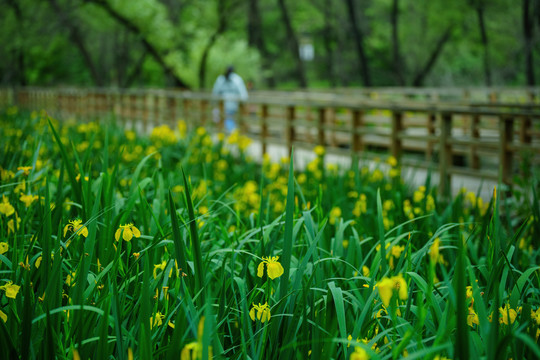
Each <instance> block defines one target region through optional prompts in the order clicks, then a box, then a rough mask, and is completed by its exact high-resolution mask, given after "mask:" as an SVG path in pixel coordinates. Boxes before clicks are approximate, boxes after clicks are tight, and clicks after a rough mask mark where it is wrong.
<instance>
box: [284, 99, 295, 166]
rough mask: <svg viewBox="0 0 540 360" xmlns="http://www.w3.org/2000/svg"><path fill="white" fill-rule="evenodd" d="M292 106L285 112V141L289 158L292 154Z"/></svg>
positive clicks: (293, 132)
mask: <svg viewBox="0 0 540 360" xmlns="http://www.w3.org/2000/svg"><path fill="white" fill-rule="evenodd" d="M294 110H295V107H294V105H289V106H287V110H286V118H287V124H286V128H285V129H286V135H285V137H286V139H287V149H289V156H290V155H291V154H292V147H293V144H294V135H295V131H294V115H295V114H294Z"/></svg>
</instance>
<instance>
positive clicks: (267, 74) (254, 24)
mask: <svg viewBox="0 0 540 360" xmlns="http://www.w3.org/2000/svg"><path fill="white" fill-rule="evenodd" d="M247 32H248V34H247V35H248V44H249V46H251V47H254V48H255V49H257V50H258V51H259V54H261V56H262V68H263V76H264V79H265V81H266V84H267V85H268V87H270V88H274V87H275V86H276V80H275V78H274V73H273V70H272V59H271V54H270V53H269V51H268V49H267V48H266V44H265V42H264V38H263V32H262V19H261V12H260V11H259V0H249V3H248V26H247Z"/></svg>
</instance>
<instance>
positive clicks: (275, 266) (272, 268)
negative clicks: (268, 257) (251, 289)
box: [266, 262, 283, 280]
mask: <svg viewBox="0 0 540 360" xmlns="http://www.w3.org/2000/svg"><path fill="white" fill-rule="evenodd" d="M266 266H267V271H268V277H269V278H270V279H272V280H274V279H275V278H277V277H280V276H281V275H283V266H281V264H280V263H278V262H270V263H268V264H267V265H266Z"/></svg>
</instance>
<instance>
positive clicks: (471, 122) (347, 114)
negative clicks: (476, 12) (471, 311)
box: [0, 88, 540, 194]
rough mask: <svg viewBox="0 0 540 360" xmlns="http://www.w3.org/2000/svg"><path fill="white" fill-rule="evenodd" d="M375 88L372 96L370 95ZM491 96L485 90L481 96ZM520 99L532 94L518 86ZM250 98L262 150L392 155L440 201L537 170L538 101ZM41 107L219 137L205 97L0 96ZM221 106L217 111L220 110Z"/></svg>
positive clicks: (135, 93)
mask: <svg viewBox="0 0 540 360" xmlns="http://www.w3.org/2000/svg"><path fill="white" fill-rule="evenodd" d="M372 91H373V90H372ZM486 93H488V92H486ZM523 93H524V94H529V95H530V94H531V93H532V94H538V90H537V89H525V90H524V91H523ZM298 94H299V93H290V95H289V96H287V93H276V96H272V93H271V92H270V93H269V92H258V93H253V94H251V96H250V99H249V100H248V101H245V102H241V103H240V111H239V114H238V118H237V122H238V124H239V129H240V131H241V132H242V133H244V134H246V135H248V136H250V137H251V138H253V139H254V140H256V141H258V143H259V144H260V146H261V150H262V153H266V152H267V150H268V146H269V145H280V146H285V147H287V148H288V149H289V150H290V149H292V147H293V146H294V147H295V148H308V149H311V148H313V147H314V146H316V145H323V146H325V147H326V148H327V150H328V151H329V152H331V153H332V152H333V153H340V154H345V155H352V156H360V157H365V158H370V157H373V156H380V155H381V154H391V155H393V156H394V157H395V158H396V159H397V160H398V161H399V162H400V163H401V164H404V165H408V166H420V167H431V168H434V169H438V174H439V179H440V180H439V181H440V182H439V189H440V192H441V193H442V194H447V193H448V192H449V189H450V181H451V176H452V175H453V174H462V175H469V176H474V177H479V178H484V179H493V180H501V181H503V182H504V183H506V184H508V185H511V183H512V178H513V176H514V175H515V174H517V173H518V172H521V174H522V175H524V176H528V175H529V173H528V172H529V171H530V170H531V169H533V168H535V167H536V168H538V167H539V166H540V105H539V104H538V103H537V102H536V100H537V97H536V95H534V96H530V97H527V96H528V95H525V96H526V99H528V101H523V97H522V96H523V95H520V96H521V97H518V99H519V100H518V101H513V102H508V101H505V102H501V101H500V100H499V99H500V98H497V99H491V101H470V100H467V99H466V98H463V97H461V98H458V99H454V100H451V101H441V100H438V101H434V100H429V101H428V100H426V99H424V98H422V99H419V100H414V99H412V98H411V97H408V96H404V97H402V98H401V99H398V100H395V101H389V100H373V99H371V98H364V97H357V98H355V97H353V96H350V95H349V96H343V99H341V98H340V97H334V98H332V99H328V98H326V99H325V98H323V97H321V96H320V94H317V93H310V94H309V95H305V94H303V95H302V94H301V95H300V96H299V95H298ZM8 104H15V105H17V106H19V107H21V108H25V109H46V110H47V111H48V112H49V113H50V114H51V115H53V116H56V117H59V118H69V117H75V118H77V119H88V120H93V119H99V118H104V117H108V116H111V115H112V116H114V118H115V119H116V120H117V121H119V122H121V123H122V124H124V125H125V126H126V127H132V128H134V129H137V130H140V131H145V132H148V131H149V130H150V129H151V128H152V127H154V126H157V125H161V124H169V125H171V126H174V125H175V123H176V121H177V120H178V119H183V120H185V121H186V123H187V124H188V126H189V127H191V128H194V127H198V126H205V127H207V128H209V130H211V131H222V130H223V123H224V111H223V103H222V101H221V100H220V99H216V98H215V97H213V96H212V95H210V94H205V93H191V92H181V91H175V90H122V89H52V88H43V89H41V88H19V89H16V90H13V89H4V90H0V106H2V105H8ZM216 109H218V110H219V111H217V110H216Z"/></svg>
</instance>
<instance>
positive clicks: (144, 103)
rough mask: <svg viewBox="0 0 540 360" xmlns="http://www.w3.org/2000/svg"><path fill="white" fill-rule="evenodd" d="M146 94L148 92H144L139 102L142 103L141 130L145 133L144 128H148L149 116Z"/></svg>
mask: <svg viewBox="0 0 540 360" xmlns="http://www.w3.org/2000/svg"><path fill="white" fill-rule="evenodd" d="M148 96H149V94H148V93H147V92H144V93H143V94H142V95H141V97H140V98H141V103H142V111H143V118H142V132H143V133H146V129H147V128H148V119H149V118H150V109H149V101H148Z"/></svg>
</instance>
